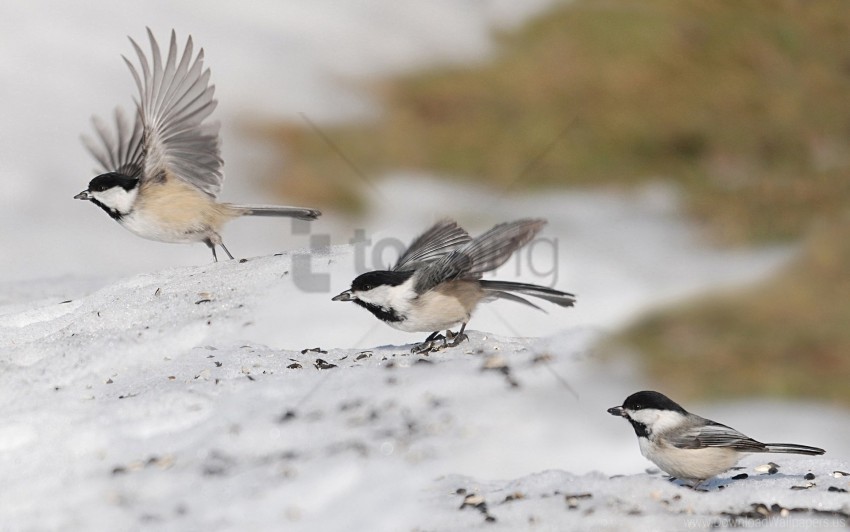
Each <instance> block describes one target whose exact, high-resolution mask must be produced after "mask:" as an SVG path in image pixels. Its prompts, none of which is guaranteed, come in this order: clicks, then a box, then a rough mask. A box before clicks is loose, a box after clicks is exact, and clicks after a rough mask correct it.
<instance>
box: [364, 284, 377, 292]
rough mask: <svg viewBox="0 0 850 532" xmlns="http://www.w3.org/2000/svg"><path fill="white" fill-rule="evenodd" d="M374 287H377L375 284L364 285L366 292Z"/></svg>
mask: <svg viewBox="0 0 850 532" xmlns="http://www.w3.org/2000/svg"><path fill="white" fill-rule="evenodd" d="M373 288H375V287H374V286H372V285H370V284H367V285H366V286H364V287H363V291H364V292H368V291H369V290H371V289H373Z"/></svg>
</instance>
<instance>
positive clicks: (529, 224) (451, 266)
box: [414, 219, 546, 294]
mask: <svg viewBox="0 0 850 532" xmlns="http://www.w3.org/2000/svg"><path fill="white" fill-rule="evenodd" d="M545 224H546V220H543V219H523V220H517V221H515V222H506V223H502V224H499V225H497V226H495V227H493V228H492V229H490V230H489V231H487V232H486V233H484V234H482V235H480V236H478V237H476V238H475V239H473V240H471V241H469V242H468V243H466V244H465V245H463V246H462V247H460V248H457V249H455V250H454V251H451V252H450V253H448V254H447V255H445V256H444V257H443V258H442V259H439V260H437V261H434V262H432V263H430V264H428V265H427V266H426V267H425V268H422V269H421V270H420V272H419V275H418V277H417V281H416V285H415V286H414V290H416V292H417V293H420V294H421V293H423V292H425V291H426V290H429V289H430V288H433V287H434V286H436V285H438V284H440V283H443V282H446V281H451V280H453V279H470V280H472V279H480V278H481V276H482V274H484V273H485V272H488V271H491V270H495V269H496V268H498V267H499V266H501V265H502V264H504V263H505V262H507V260H508V259H509V258H510V257H511V255H512V254H513V253H514V252H515V251H516V250H517V249H519V248H521V247H522V246H524V245H525V244H527V243H528V242H529V241H530V240H531V239H532V238H534V235H536V234H537V233H538V231H540V229H542V228H543V226H544V225H545Z"/></svg>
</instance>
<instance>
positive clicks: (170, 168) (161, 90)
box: [124, 29, 224, 197]
mask: <svg viewBox="0 0 850 532" xmlns="http://www.w3.org/2000/svg"><path fill="white" fill-rule="evenodd" d="M148 38H149V40H150V44H151V57H152V65H151V62H149V61H148V59H147V57H146V56H145V53H144V52H143V51H142V49H141V47H140V46H139V45H138V44H136V42H135V41H133V39H130V42H131V43H132V45H133V48H134V50H135V51H136V55H137V56H138V59H139V69H137V68H136V67H135V66H134V65H133V64H132V63H131V62H130V61H129V60H128V59H127V58H126V57H125V58H124V61H125V62H126V63H127V65H128V66H129V68H130V72H131V73H132V75H133V79H134V80H135V82H136V87H137V89H138V91H139V100H138V101H137V102H136V103H137V106H138V109H139V115H140V116H141V120H142V123H143V126H144V148H145V158H144V173H143V179H162V178H163V177H164V175H165V173H166V172H170V173H172V174H174V175H175V176H176V177H178V178H180V179H182V180H183V181H185V182H187V183H189V184H191V185H193V186H195V187H197V188H198V189H200V190H201V191H203V192H205V193H207V194H209V195H210V196H212V197H215V196H216V195H218V192H219V190H220V189H221V183H222V181H223V179H224V175H223V173H222V160H221V155H220V148H219V134H218V132H219V124H218V123H217V122H209V123H204V120H205V119H206V118H207V117H208V116H209V115H210V114H211V113H212V112H213V110H214V109H215V107H216V105H217V102H216V100H215V99H214V98H213V95H214V94H215V86H213V85H210V84H209V80H210V71H209V69H207V70H204V69H203V62H204V51H203V50H200V51H199V52H198V55H197V56H196V57H195V58H194V60H193V59H192V53H193V44H192V38H191V37H189V38H188V39H187V41H186V46H185V49H184V50H183V54H182V56H181V57H180V60H179V62H178V60H177V55H178V51H177V36H176V33H175V32H174V31H173V30H172V32H171V41H170V43H169V48H168V57H167V58H166V60H165V63H164V64H163V60H162V54H161V52H160V49H159V45H158V44H157V42H156V39H155V38H154V36H153V33H152V32H151V31H150V29H148Z"/></svg>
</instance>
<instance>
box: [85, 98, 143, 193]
mask: <svg viewBox="0 0 850 532" xmlns="http://www.w3.org/2000/svg"><path fill="white" fill-rule="evenodd" d="M92 124H93V125H94V130H95V133H97V139H96V140H95V139H93V138H91V137H89V136H88V135H83V137H82V140H83V144H84V145H85V147H86V148H87V149H88V151H89V153H91V154H92V156H93V157H94V158H95V160H97V162H98V164H99V165H100V167H99V168H97V169H96V170H95V171H96V172H97V173H104V172H119V173H121V174H124V175H126V176H130V177H139V176H140V175H141V174H142V170H143V165H144V156H145V151H144V143H143V140H144V139H143V137H144V135H143V130H144V128H143V127H142V122H141V119H140V118H139V116H138V115H137V114H136V115H134V117H133V119H132V123H131V122H130V120H129V119H128V118H127V115H126V114H125V113H124V111H123V110H122V109H121V108H116V109H115V134H113V133H112V131H110V129H111V128H110V127H109V126H108V125H107V124H106V122H104V121H103V120H101V119H100V118H99V117H97V116H94V117H92Z"/></svg>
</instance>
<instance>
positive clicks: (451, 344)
mask: <svg viewBox="0 0 850 532" xmlns="http://www.w3.org/2000/svg"><path fill="white" fill-rule="evenodd" d="M464 329H466V323H464V324H463V325H461V326H460V330H459V331H458V332H457V334H455V335H453V336H452V341H451V342H447V343H446V344H445V346H446V347H457V346H458V345H460V343H461V342H463V341H464V340H469V336H467V335H465V334H464V333H463V331H464ZM451 333H452V332H451V331H446V336H449V335H450V334H451Z"/></svg>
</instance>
